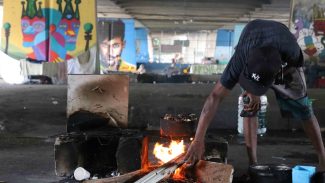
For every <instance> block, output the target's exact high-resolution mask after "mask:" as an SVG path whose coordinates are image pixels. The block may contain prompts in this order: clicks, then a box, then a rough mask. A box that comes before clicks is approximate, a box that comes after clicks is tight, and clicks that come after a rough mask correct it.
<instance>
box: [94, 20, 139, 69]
mask: <svg viewBox="0 0 325 183" xmlns="http://www.w3.org/2000/svg"><path fill="white" fill-rule="evenodd" d="M97 26H98V45H99V50H100V54H99V60H100V68H101V73H102V74H106V73H108V72H110V71H123V72H132V71H135V70H136V60H135V58H136V49H135V35H136V34H135V28H134V20H132V19H123V20H121V19H99V21H98V24H97Z"/></svg>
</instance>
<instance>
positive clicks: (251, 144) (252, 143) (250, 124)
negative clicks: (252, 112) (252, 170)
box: [244, 117, 257, 165]
mask: <svg viewBox="0 0 325 183" xmlns="http://www.w3.org/2000/svg"><path fill="white" fill-rule="evenodd" d="M256 130H257V117H252V118H244V136H245V144H246V149H247V155H248V160H249V165H253V164H256V163H257V156H256V148H257V134H256Z"/></svg>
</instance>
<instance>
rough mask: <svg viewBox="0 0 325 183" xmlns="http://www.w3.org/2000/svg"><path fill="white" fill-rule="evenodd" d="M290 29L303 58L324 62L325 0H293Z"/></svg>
mask: <svg viewBox="0 0 325 183" xmlns="http://www.w3.org/2000/svg"><path fill="white" fill-rule="evenodd" d="M292 7H293V9H292V13H291V22H290V30H291V31H292V33H293V34H294V35H295V37H296V39H297V42H298V44H299V45H300V47H301V49H302V50H303V52H304V55H305V60H309V61H311V62H314V63H325V49H324V48H325V0H294V1H293V6H292Z"/></svg>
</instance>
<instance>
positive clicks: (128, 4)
mask: <svg viewBox="0 0 325 183" xmlns="http://www.w3.org/2000/svg"><path fill="white" fill-rule="evenodd" d="M97 2H98V3H97V4H98V5H97V11H98V14H99V16H108V17H109V16H110V15H113V14H123V13H125V14H127V15H129V16H130V17H133V18H135V19H136V20H138V21H139V22H141V23H142V24H143V25H144V26H145V27H147V28H148V29H150V30H151V31H152V32H155V31H158V32H159V31H171V32H174V31H188V32H191V31H200V30H215V29H218V28H227V27H232V26H233V25H234V24H235V23H247V22H248V21H250V20H253V19H270V20H276V21H280V22H283V23H284V24H286V25H288V23H289V17H290V0H97Z"/></svg>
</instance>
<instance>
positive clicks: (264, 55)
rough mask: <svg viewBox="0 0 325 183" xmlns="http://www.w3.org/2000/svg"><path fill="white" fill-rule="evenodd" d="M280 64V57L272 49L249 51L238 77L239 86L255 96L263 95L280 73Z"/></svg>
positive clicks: (262, 48) (276, 51)
mask: <svg viewBox="0 0 325 183" xmlns="http://www.w3.org/2000/svg"><path fill="white" fill-rule="evenodd" d="M281 63H282V61H281V55H280V53H279V51H278V50H277V49H275V48H273V47H261V48H254V49H251V50H250V51H249V55H248V60H247V63H246V65H245V66H244V70H243V71H242V73H241V75H240V77H239V84H240V86H241V87H243V88H244V89H245V90H246V91H247V92H249V93H252V94H254V95H257V96H261V95H263V94H265V93H266V91H267V90H268V89H269V88H270V86H271V85H272V83H273V81H274V79H275V76H276V74H277V73H278V72H279V71H280V69H281Z"/></svg>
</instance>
